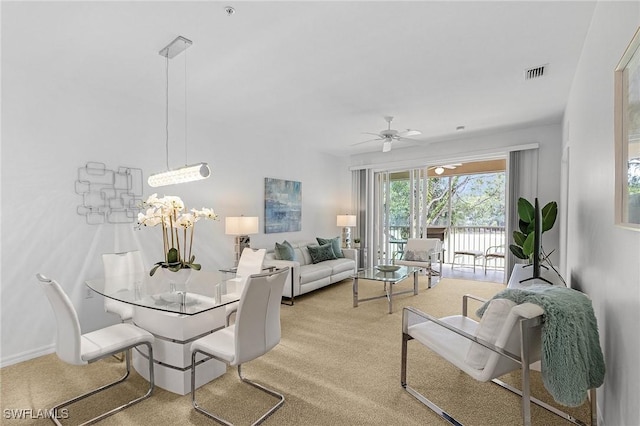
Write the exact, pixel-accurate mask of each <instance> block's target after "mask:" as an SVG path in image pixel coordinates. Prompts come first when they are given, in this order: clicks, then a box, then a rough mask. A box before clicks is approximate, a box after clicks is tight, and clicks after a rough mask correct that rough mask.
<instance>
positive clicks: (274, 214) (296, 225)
mask: <svg viewBox="0 0 640 426" xmlns="http://www.w3.org/2000/svg"><path fill="white" fill-rule="evenodd" d="M301 229H302V182H296V181H293V180H284V179H273V178H265V179H264V232H265V234H273V233H276V232H295V231H300V230H301Z"/></svg>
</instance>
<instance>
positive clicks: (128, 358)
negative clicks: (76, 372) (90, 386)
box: [51, 343, 155, 426]
mask: <svg viewBox="0 0 640 426" xmlns="http://www.w3.org/2000/svg"><path fill="white" fill-rule="evenodd" d="M143 344H144V345H147V348H148V350H149V379H150V380H149V389H148V390H147V393H145V394H144V395H142V396H141V397H138V398H136V399H133V400H131V401H129V402H127V403H126V404H123V405H121V406H119V407H116V408H114V409H113V410H110V411H107V412H106V413H103V414H101V415H99V416H97V417H94V418H93V419H91V420H87V421H86V422H84V423H81V424H80V426H83V425H89V424H93V423H96V422H98V421H100V420H102V419H104V418H105V417H109V416H111V415H112V414H115V413H117V412H119V411H122V410H124V409H125V408H127V407H130V406H132V405H133V404H137V403H138V402H140V401H142V400H143V399H146V398H148V397H150V396H151V393H152V392H153V388H154V386H155V383H154V378H153V347H152V346H151V344H150V343H143ZM136 346H140V345H139V344H138V345H135V346H132V347H136ZM130 349H131V347H130V348H127V350H126V351H125V352H120V353H124V354H125V362H126V372H125V374H124V375H123V376H122V377H121V378H119V379H118V380H116V381H115V382H112V383H108V384H106V385H104V386H100V387H99V388H97V389H94V390H92V391H89V392H87V393H84V394H82V395H80V396H77V397H75V398H72V399H69V400H68V401H65V402H62V403H60V404H58V405H56V406H55V407H53V408H52V409H51V412H52V413H53V415H52V416H51V420H53V422H54V423H55V424H57V425H58V426H62V423H60V421H59V420H58V417H59V415H58V412H59V410H60V409H61V408H64V407H67V406H69V405H71V404H74V403H76V402H78V401H80V400H82V399H85V398H88V397H90V396H92V395H95V394H97V393H98V392H101V391H103V390H105V389H109V388H111V387H113V386H115V385H117V384H120V383H122V382H124V381H125V380H126V379H127V377H129V374H130V372H131V351H130ZM117 353H118V352H116V354H117ZM112 355H114V354H107V355H105V357H108V356H112ZM103 358H104V357H103Z"/></svg>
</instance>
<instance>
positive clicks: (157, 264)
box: [149, 262, 164, 276]
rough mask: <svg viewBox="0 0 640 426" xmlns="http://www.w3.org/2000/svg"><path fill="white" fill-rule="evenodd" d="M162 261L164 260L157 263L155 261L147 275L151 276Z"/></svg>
mask: <svg viewBox="0 0 640 426" xmlns="http://www.w3.org/2000/svg"><path fill="white" fill-rule="evenodd" d="M163 263H164V262H158V263H156V265H155V266H154V267H153V268H151V271H149V275H150V276H153V274H155V273H156V270H157V269H158V268H159V267H160V265H162V264H163Z"/></svg>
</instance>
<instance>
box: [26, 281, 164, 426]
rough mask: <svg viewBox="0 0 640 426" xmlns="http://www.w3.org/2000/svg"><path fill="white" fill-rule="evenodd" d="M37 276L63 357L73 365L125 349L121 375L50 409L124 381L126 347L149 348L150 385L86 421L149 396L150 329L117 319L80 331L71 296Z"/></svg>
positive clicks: (151, 352)
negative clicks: (142, 393)
mask: <svg viewBox="0 0 640 426" xmlns="http://www.w3.org/2000/svg"><path fill="white" fill-rule="evenodd" d="M36 277H37V278H38V280H39V281H40V282H41V284H42V288H43V289H44V292H45V294H46V296H47V298H48V299H49V302H50V304H51V308H52V309H53V313H54V315H55V318H56V326H57V334H56V354H57V355H58V358H60V359H61V360H62V361H64V362H66V363H69V364H72V365H86V364H89V363H92V362H95V361H98V360H100V359H103V358H106V357H109V356H111V355H114V354H117V353H119V352H125V354H126V356H125V358H126V373H125V374H124V376H122V377H121V378H120V379H118V380H116V381H115V382H112V383H109V384H107V385H104V386H101V387H99V388H97V389H95V390H92V391H90V392H87V393H84V394H82V395H80V396H77V397H75V398H72V399H70V400H68V401H65V402H62V403H60V404H58V405H56V406H55V407H53V408H52V409H51V410H50V412H53V413H58V412H59V410H60V409H61V408H63V407H67V406H69V405H71V404H73V403H75V402H78V401H80V400H82V399H84V398H87V397H89V396H92V395H95V394H97V393H98V392H100V391H103V390H105V389H108V388H110V387H112V386H114V385H117V384H119V383H122V382H124V381H125V380H126V379H127V377H128V376H129V373H130V369H131V355H130V351H129V349H131V348H134V347H136V346H141V345H145V346H147V350H148V351H149V352H148V353H149V389H148V390H147V392H146V393H145V394H144V395H142V396H141V397H138V398H135V399H133V400H130V401H129V402H127V403H125V404H123V405H121V406H119V407H117V408H114V409H112V410H110V411H108V412H106V413H103V414H100V415H99V416H97V417H94V418H93V419H91V420H89V421H88V422H86V423H83V424H88V423H94V422H97V421H98V420H101V419H103V418H105V417H108V416H110V415H112V414H115V413H117V412H119V411H121V410H123V409H125V408H127V407H130V406H131V405H133V404H136V403H138V402H140V401H142V400H143V399H146V398H148V397H149V396H151V393H152V392H153V387H154V381H153V347H152V344H153V342H154V337H153V335H152V334H151V333H149V332H147V331H145V330H142V329H141V328H138V327H136V326H135V325H133V324H128V323H120V324H115V325H112V326H109V327H105V328H102V329H99V330H96V331H92V332H90V333H86V334H81V333H80V322H79V321H78V314H77V313H76V310H75V308H74V307H73V304H72V303H71V300H69V297H68V296H67V295H66V293H65V292H64V290H62V287H60V284H58V283H57V282H56V281H55V280H51V279H49V278H47V277H45V276H43V275H41V274H36ZM51 418H52V420H53V421H54V423H56V424H57V425H61V423H60V422H59V421H58V419H57V418H56V416H52V417H51Z"/></svg>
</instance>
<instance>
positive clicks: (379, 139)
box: [351, 138, 383, 146]
mask: <svg viewBox="0 0 640 426" xmlns="http://www.w3.org/2000/svg"><path fill="white" fill-rule="evenodd" d="M381 140H383V139H381V138H377V139H369V140H367V141H362V142H356V143H352V144H351V146H356V145H362V144H363V143H367V142H375V141H381Z"/></svg>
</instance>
